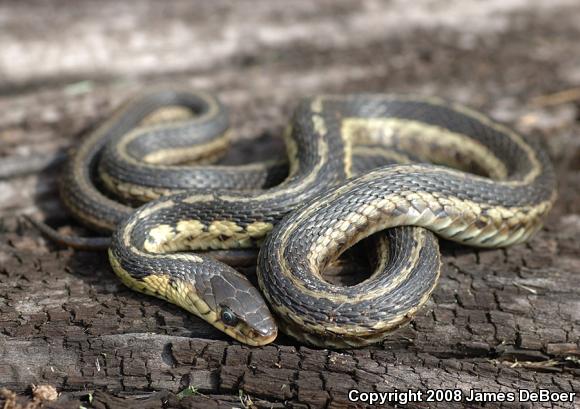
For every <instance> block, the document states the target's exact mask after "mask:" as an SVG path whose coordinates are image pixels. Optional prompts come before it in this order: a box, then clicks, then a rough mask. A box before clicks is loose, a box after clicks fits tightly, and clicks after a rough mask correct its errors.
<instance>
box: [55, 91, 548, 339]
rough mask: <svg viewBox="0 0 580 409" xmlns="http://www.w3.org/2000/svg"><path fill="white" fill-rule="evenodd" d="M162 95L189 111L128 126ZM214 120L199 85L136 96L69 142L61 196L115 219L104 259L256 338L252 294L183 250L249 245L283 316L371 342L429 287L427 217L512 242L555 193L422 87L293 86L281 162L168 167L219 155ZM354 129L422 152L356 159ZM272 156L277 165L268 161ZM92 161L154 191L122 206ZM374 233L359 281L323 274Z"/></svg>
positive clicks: (450, 231)
mask: <svg viewBox="0 0 580 409" xmlns="http://www.w3.org/2000/svg"><path fill="white" fill-rule="evenodd" d="M167 105H173V106H175V105H180V106H185V107H186V108H188V109H190V111H192V112H193V113H194V114H196V116H195V115H194V117H193V119H192V118H186V119H185V120H183V121H174V122H170V123H162V124H157V125H152V126H145V127H144V129H140V130H136V128H138V125H140V124H141V125H143V123H144V122H145V123H146V122H147V117H148V115H151V114H152V112H154V111H155V110H156V109H159V108H160V107H163V106H167ZM141 128H143V126H141ZM226 129H227V117H226V116H225V111H224V110H223V107H222V106H221V105H220V104H219V103H217V101H216V100H215V99H213V98H212V97H211V96H207V95H205V94H197V93H196V94H190V93H183V92H175V91H162V92H155V93H152V94H148V95H146V96H145V97H143V96H141V97H139V99H137V100H135V101H133V102H132V103H130V104H128V105H127V106H126V108H124V109H123V110H121V112H120V114H118V115H117V116H116V117H113V118H112V119H111V120H110V121H108V123H107V124H105V126H103V127H101V128H100V130H99V131H97V132H96V133H94V134H93V135H92V136H91V137H89V138H88V139H87V140H86V141H85V142H84V143H83V144H82V145H81V147H80V148H79V149H78V151H77V153H76V155H75V156H74V157H73V158H72V160H71V161H70V163H69V165H68V166H69V167H68V171H67V173H66V175H67V176H66V178H65V180H64V183H63V189H62V195H63V198H64V201H65V203H66V204H67V206H68V207H69V208H70V209H71V210H72V212H73V214H75V215H76V216H77V217H78V218H80V219H81V220H83V221H84V222H85V223H87V224H88V225H90V226H92V227H95V228H98V229H101V230H115V233H114V235H113V239H112V244H111V247H110V249H109V258H110V261H111V264H112V266H113V269H114V270H115V272H116V274H117V275H118V276H119V277H120V278H121V279H122V280H123V282H125V283H126V284H127V285H128V286H129V287H131V288H133V289H135V290H137V291H141V292H144V293H147V294H152V295H155V296H158V297H161V298H164V299H166V300H168V301H170V302H173V303H175V304H178V305H180V306H182V307H183V308H185V309H187V310H188V311H190V312H192V313H194V314H196V315H198V316H200V317H202V318H204V319H205V320H207V321H208V322H210V323H212V324H213V325H214V326H216V327H217V328H219V329H221V330H222V331H224V332H226V333H227V334H229V335H231V336H232V337H234V338H236V339H238V340H239V341H241V342H245V343H247V344H250V345H263V344H267V343H269V342H271V341H272V340H273V339H274V338H275V337H276V333H277V329H276V325H275V322H274V317H273V316H272V315H271V314H270V313H269V310H268V307H267V305H266V302H265V301H264V299H262V297H261V295H260V293H259V292H258V291H257V289H255V288H254V287H252V286H251V285H250V283H249V282H248V281H247V280H246V279H245V278H244V277H243V276H241V275H240V274H239V273H237V272H236V271H235V270H233V269H232V268H231V267H229V266H227V265H224V264H223V263H220V262H218V261H216V260H214V259H212V258H211V257H208V256H206V255H200V254H191V253H188V252H185V253H184V251H197V250H208V249H220V250H224V249H225V250H228V249H240V248H251V247H256V246H260V245H261V250H260V254H259V258H258V282H259V285H260V289H261V292H262V294H263V295H264V298H265V300H267V303H268V304H269V306H270V307H271V309H272V310H273V311H274V313H275V315H276V316H277V317H278V323H279V325H280V326H281V327H282V329H283V330H284V331H285V332H286V333H288V334H290V335H291V336H293V337H295V338H297V339H299V340H301V341H304V342H306V343H309V344H314V345H322V346H330V347H335V348H342V347H353V346H354V347H357V346H362V345H367V344H369V343H373V342H377V341H380V340H381V339H383V338H384V337H385V336H386V335H387V334H388V333H389V332H390V331H391V330H393V329H394V328H396V327H398V326H400V325H402V324H403V323H405V322H407V321H408V320H409V319H411V318H412V316H413V315H414V314H415V313H416V312H417V311H418V310H419V309H420V307H421V306H422V305H424V303H425V302H426V301H427V300H428V298H429V295H430V293H431V291H432V290H433V288H434V286H435V284H436V282H437V278H438V275H439V267H440V257H439V253H438V244H437V239H436V237H435V235H434V234H433V233H432V232H435V233H437V234H438V235H439V236H441V237H444V238H447V239H450V240H454V241H458V242H461V243H465V244H469V245H474V246H484V247H497V246H506V245H511V244H516V243H520V242H522V241H524V240H526V239H527V238H528V237H530V236H531V235H532V234H533V233H534V232H535V231H536V230H537V229H538V228H539V227H540V226H541V221H542V219H543V217H544V215H545V214H546V213H547V212H548V211H549V209H550V208H551V206H552V204H553V201H554V200H555V195H556V190H555V181H554V179H555V178H554V173H553V170H552V167H551V165H550V163H549V160H548V159H547V156H546V155H545V153H544V152H543V151H542V150H540V149H538V148H537V147H535V145H533V144H530V143H529V142H527V141H526V140H525V139H524V138H522V137H521V136H520V135H518V134H517V133H515V132H514V131H512V130H510V129H509V128H507V127H505V126H503V125H500V124H498V123H495V122H493V121H492V120H490V119H489V118H487V117H485V116H483V115H482V114H479V113H477V112H475V111H472V110H470V109H467V108H465V107H463V106H459V105H456V104H451V103H447V102H445V101H442V100H439V99H437V98H429V99H425V98H416V97H405V96H389V95H350V96H320V97H315V98H310V99H306V100H303V101H302V102H301V103H300V104H299V105H298V107H297V109H296V110H295V112H294V116H293V120H292V123H291V126H290V127H289V131H288V132H286V135H285V141H286V146H287V153H288V169H284V170H282V171H281V170H280V169H281V166H280V165H277V164H275V165H273V164H269V165H265V164H262V165H250V166H246V167H242V168H239V169H228V168H223V167H218V166H213V165H210V166H202V167H200V168H197V169H195V170H193V171H191V170H189V169H188V170H186V169H185V168H182V167H180V166H179V165H178V166H175V163H176V162H188V161H191V160H194V159H197V158H198V157H199V156H200V153H203V152H206V153H208V154H210V156H216V155H218V154H219V151H220V150H221V149H222V148H223V146H224V143H223V142H222V141H221V138H222V137H223V136H222V135H224V134H225V133H226ZM192 132H193V133H194V134H196V135H197V139H198V141H201V144H202V145H201V146H205V147H203V148H200V147H195V148H191V147H190V145H189V143H190V142H188V141H187V140H186V138H185V136H184V135H185V134H191V133H192ZM160 137H161V139H165V140H166V141H167V140H168V139H170V140H171V142H170V143H169V146H170V148H166V147H164V146H166V145H163V147H162V146H161V145H159V142H157V141H158V140H159V138H160ZM355 143H356V144H360V145H362V146H363V148H362V149H363V150H364V149H366V151H367V152H366V154H364V155H361V156H365V155H367V157H368V158H370V157H372V156H373V155H372V152H373V151H374V152H375V153H376V154H377V155H378V156H380V154H379V153H380V152H381V149H383V148H384V147H388V148H396V149H399V150H401V151H403V152H411V153H412V154H413V155H414V156H415V157H417V158H418V160H419V161H421V162H431V163H433V164H407V165H396V166H383V167H380V168H378V169H376V170H372V171H368V170H369V169H371V168H372V167H373V166H374V165H369V164H366V165H360V164H359V161H357V160H356V158H355V156H356V155H355V154H354V153H353V152H355V151H356V147H354V148H353V146H355V145H354V144H355ZM373 147H374V148H373ZM369 151H370V152H369ZM394 155H395V156H397V155H399V154H398V153H395V154H394ZM399 156H402V157H403V158H404V157H405V155H399ZM99 158H100V159H101V161H100V164H99V165H97V161H98V159H99ZM384 163H385V162H383V161H382V159H381V160H378V162H377V163H375V165H376V164H379V165H384ZM440 165H446V166H452V167H454V168H456V169H450V168H449V167H443V166H440ZM272 168H276V169H278V170H277V171H276V172H273V173H268V171H267V169H272ZM186 172H194V173H193V176H191V175H192V173H186ZM220 172H222V173H220ZM95 173H97V174H100V175H101V178H102V180H103V181H104V185H106V186H107V187H108V188H109V189H113V190H117V194H120V195H121V196H122V197H124V199H125V200H128V201H130V202H131V201H133V202H142V201H145V200H150V199H154V200H153V201H151V202H149V203H147V204H145V205H143V206H141V207H139V208H138V209H137V210H133V209H132V208H131V207H128V206H127V205H122V204H119V203H118V202H116V201H113V200H112V199H110V198H109V197H108V196H106V195H104V194H102V193H98V190H97V189H96V187H95V185H94V184H93V182H92V180H94V176H95ZM286 173H287V176H286V179H285V180H283V181H282V182H281V183H279V184H277V185H275V186H273V185H274V184H275V183H276V182H278V181H279V180H280V179H282V178H283V176H284V175H285V174H286ZM268 174H270V175H272V174H274V175H275V176H265V175H268ZM355 174H358V175H359V176H357V177H355V178H352V177H353V176H354V175H355ZM159 175H162V176H161V177H159ZM185 175H188V176H185ZM281 175H282V176H281ZM244 181H245V182H246V183H245V184H244V183H243V182H244ZM164 182H168V183H164ZM232 188H233V189H234V190H232ZM192 189H193V190H192ZM175 192H177V193H175ZM160 196H161V197H160ZM375 233H376V234H378V236H377V237H379V240H378V243H379V244H377V249H376V253H377V257H376V258H377V261H376V265H375V266H374V272H373V273H372V274H371V276H370V277H369V278H368V279H367V280H365V281H363V282H362V283H360V284H356V285H354V286H350V287H342V286H335V285H331V284H329V283H328V282H326V281H325V280H324V278H323V276H322V273H323V271H324V269H325V268H326V267H327V266H328V265H329V264H330V263H332V262H334V261H336V260H337V259H338V257H339V256H340V255H341V254H342V253H343V252H344V251H345V250H346V249H347V248H349V247H351V246H352V245H354V244H355V243H357V242H359V241H360V240H362V239H364V238H366V237H368V236H370V235H372V234H375Z"/></svg>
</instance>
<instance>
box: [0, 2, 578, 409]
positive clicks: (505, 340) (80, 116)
mask: <svg viewBox="0 0 580 409" xmlns="http://www.w3.org/2000/svg"><path fill="white" fill-rule="evenodd" d="M578 21H580V6H579V5H578V3H577V1H565V0H554V1H551V2H545V1H541V0H535V1H533V0H530V1H521V0H503V1H496V0H486V1H476V0H466V1H459V0H455V1H450V2H443V1H437V0H425V1H420V2H413V3H410V2H406V1H402V0H395V1H390V2H382V1H378V0H377V1H364V2H355V1H345V0H341V1H330V0H328V1H321V2H312V1H306V0H300V1H296V2H291V3H287V2H270V1H268V0H259V1H255V2H244V1H241V2H230V1H225V0H224V1H221V0H220V1H215V2H189V1H184V0H183V1H182V0H178V1H173V2H170V3H164V2H156V1H153V0H145V1H141V2H116V1H112V0H106V1H100V2H82V3H77V2H71V1H47V2H43V3H42V4H41V5H39V4H36V2H34V3H33V2H32V1H20V2H4V3H2V4H0V22H1V23H0V24H2V26H3V28H2V30H1V31H0V387H3V388H5V389H3V390H2V392H0V405H2V404H4V405H6V406H5V407H8V408H17V407H23V406H25V405H27V404H35V405H40V404H42V405H43V407H50V408H69V407H70V408H79V407H91V406H92V407H96V408H116V407H139V408H157V407H178V408H232V407H240V408H241V407H245V408H285V407H290V408H304V409H306V408H310V409H315V408H344V407H364V405H360V404H359V405H358V406H357V404H355V403H352V402H349V401H348V392H349V391H350V390H351V389H357V390H360V391H365V392H385V391H393V390H394V389H399V390H405V391H406V390H407V389H412V390H422V391H426V390H428V389H459V390H462V391H463V392H464V393H466V394H467V393H468V391H469V390H470V389H474V388H475V389H479V390H482V391H486V392H499V391H502V392H509V391H517V390H519V389H528V390H538V389H550V390H552V391H559V392H578V391H580V343H579V342H580V341H579V339H580V287H579V286H578V282H579V277H580V276H579V274H580V137H579V136H578V135H579V132H580V119H579V118H580V114H579V112H580V111H579V109H580V88H579V87H580V47H579V46H578V40H579V39H580V25H578ZM159 83H171V84H177V85H179V84H183V85H184V86H190V87H194V88H198V89H202V90H208V91H212V92H215V93H217V94H218V95H219V97H220V99H221V100H222V101H223V102H224V103H225V104H226V105H227V106H228V107H229V108H230V111H231V114H232V126H233V130H234V138H235V139H236V140H237V141H238V142H237V144H236V145H237V146H236V147H235V149H234V153H232V154H231V155H230V156H229V157H228V158H227V159H226V162H227V163H240V162H241V161H244V160H248V158H264V157H271V156H272V155H273V152H274V153H275V154H276V155H277V154H280V155H283V144H282V142H281V139H280V134H281V131H282V129H283V127H284V125H285V124H286V123H287V121H288V118H289V115H290V113H291V111H292V108H293V106H294V105H295V104H296V102H297V100H298V99H299V98H301V97H304V96H308V95H314V94H320V93H349V92H393V93H415V94H421V95H437V96H440V97H445V98H448V99H451V100H455V101H458V102H462V103H465V104H468V105H470V106H472V107H475V108H476V109H479V110H481V111H483V112H486V113H488V114H490V115H491V116H493V117H494V118H496V119H498V120H501V121H504V122H506V123H508V124H510V125H511V126H513V127H515V128H516V129H518V130H519V131H521V132H523V133H525V134H527V135H529V136H530V137H531V138H533V139H535V140H536V141H538V142H539V143H541V144H543V145H544V146H545V147H546V148H547V149H548V151H549V153H550V156H551V158H552V160H553V162H554V164H555V166H556V168H557V172H558V180H559V191H560V194H559V199H558V202H557V204H556V206H555V208H554V210H553V211H552V213H551V214H550V216H549V218H548V220H547V222H546V226H545V228H544V229H543V230H542V231H541V232H539V233H538V234H537V235H536V236H535V237H534V238H533V239H532V240H531V241H530V242H529V243H527V244H524V245H519V246H515V247H512V248H508V249H503V250H485V251H484V250H474V249H471V248H467V247H462V246H459V245H455V244H451V243H446V242H445V243H442V251H443V260H444V265H443V271H442V277H441V280H440V283H439V285H438V287H437V289H436V290H435V292H434V294H433V297H432V299H431V300H430V302H429V303H428V305H427V307H426V308H424V309H423V310H422V311H421V312H420V313H419V315H418V316H417V317H416V318H415V319H414V320H413V321H412V322H411V324H410V325H408V326H406V327H404V328H402V329H401V330H399V331H397V332H395V333H394V334H393V335H392V336H390V337H389V338H388V339H387V340H386V341H385V342H384V343H383V344H381V345H376V346H373V347H369V348H364V349H357V350H350V351H340V352H336V351H330V350H324V349H312V348H308V347H304V346H300V345H298V344H296V343H295V342H293V341H292V340H291V339H289V338H285V337H280V339H279V340H277V341H276V342H275V343H274V344H273V345H269V346H266V347H262V348H250V347H246V346H243V345H240V344H238V343H236V342H233V341H232V340H230V339H227V338H226V337H225V336H224V335H222V334H221V333H220V332H218V331H216V330H214V329H213V328H212V327H210V326H209V325H207V324H206V323H205V322H202V321H201V320H199V319H197V318H195V317H192V316H191V315H190V314H188V313H186V312H184V311H182V310H180V309H179V308H177V307H175V306H172V305H169V304H167V303H165V302H162V301H160V300H157V299H154V298H150V297H145V296H143V295H140V294H137V293H135V292H133V291H131V290H129V289H127V288H126V287H124V286H123V285H122V283H120V281H119V280H118V279H117V278H116V276H115V275H114V274H113V273H112V271H111V269H110V267H109V265H108V262H107V259H106V257H105V255H104V254H103V253H89V252H81V251H72V250H67V249H61V248H58V247H56V246H55V245H53V244H52V243H49V242H47V241H46V240H44V239H43V238H42V237H41V236H40V235H39V234H38V232H36V231H35V230H34V229H32V228H31V227H30V226H28V225H27V224H26V223H25V222H23V220H22V219H21V216H22V215H24V214H28V215H34V216H36V217H41V218H45V219H47V220H48V221H49V222H50V223H52V224H55V225H65V224H72V225H73V226H75V227H74V229H73V231H74V232H77V233H80V234H86V233H87V231H85V230H83V229H82V228H79V227H77V225H76V224H74V222H73V221H72V220H71V219H70V217H69V216H68V215H67V213H66V212H65V210H64V208H63V207H62V205H61V204H60V200H59V198H58V194H57V191H56V181H57V179H58V176H59V173H58V169H59V164H61V163H62V160H63V158H64V156H65V155H64V153H65V152H66V151H67V149H68V148H69V147H70V146H73V145H75V144H76V143H77V142H78V140H79V139H80V137H81V136H82V135H84V134H85V133H86V132H87V131H88V130H90V129H91V128H93V127H94V126H96V125H97V124H99V123H100V122H101V121H102V120H103V119H105V118H106V117H107V116H108V115H109V114H110V113H111V112H112V111H113V110H114V109H115V108H116V107H117V106H118V105H119V103H120V102H121V101H123V100H124V99H126V98H127V97H128V96H130V95H132V94H133V93H134V92H136V91H138V90H141V89H143V88H144V87H146V86H150V85H154V84H159ZM6 169H9V171H7V170H6ZM15 169H16V170H15ZM3 171H4V172H5V173H6V174H7V173H12V174H14V173H18V174H19V176H15V177H3V176H2V175H3V173H2V172H3ZM250 270H251V269H250ZM251 273H252V272H251V271H250V274H251ZM33 385H34V386H35V387H38V386H39V385H47V386H50V387H53V388H55V389H56V391H57V392H58V393H59V395H58V399H56V400H49V399H45V398H46V396H48V395H38V396H41V397H38V396H37V395H33V389H32V388H33ZM51 396H52V395H51ZM35 399H36V400H35ZM578 399H580V397H577V402H576V405H578V402H580V401H578ZM33 402H36V403H33ZM463 405H464V403H461V402H446V403H439V404H430V403H427V402H415V403H409V404H408V405H406V406H405V407H409V408H415V407H416V408H425V407H435V406H439V407H445V408H455V407H457V408H458V407H463ZM574 405H575V404H574V403H554V402H536V403H530V402H528V403H522V402H519V401H516V402H504V403H497V402H492V403H489V404H487V405H486V407H513V408H516V407H517V408H519V407H563V408H568V407H569V408H572V407H574ZM390 406H394V403H391V404H390ZM385 407H389V405H385Z"/></svg>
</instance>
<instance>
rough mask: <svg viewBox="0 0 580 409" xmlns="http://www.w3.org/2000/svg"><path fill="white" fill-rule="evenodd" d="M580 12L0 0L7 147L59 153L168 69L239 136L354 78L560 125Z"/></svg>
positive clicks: (253, 134) (6, 202) (487, 4)
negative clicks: (224, 112) (211, 98)
mask: <svg viewBox="0 0 580 409" xmlns="http://www.w3.org/2000/svg"><path fill="white" fill-rule="evenodd" d="M578 21H580V4H579V3H578V1H577V0H552V1H545V0H486V1H480V0H452V1H447V0H421V1H416V2H413V3H412V5H411V4H410V3H409V2H407V1H405V0H391V1H380V0H365V1H346V0H338V1H334V0H332V1H330V0H328V1H316V2H313V1H309V0H297V1H293V2H291V3H289V2H285V1H269V0H258V1H226V0H217V1H211V2H203V1H184V0H175V1H171V2H159V1H154V0H142V1H126V2H118V1H113V0H103V1H98V2H97V1H65V0H62V1H45V2H35V1H19V2H2V3H0V141H1V142H0V157H7V156H8V157H11V158H12V159H14V158H15V159H16V160H17V161H21V160H25V159H26V158H28V159H30V160H31V159H35V160H39V159H38V158H36V157H35V155H41V156H42V157H43V158H47V157H48V156H47V155H57V154H58V152H62V149H63V148H65V147H67V146H69V145H71V143H72V140H73V139H75V140H76V139H77V138H78V137H79V136H80V135H81V134H82V133H83V132H84V131H86V130H87V129H88V128H90V127H91V126H94V125H95V124H96V123H98V121H100V120H102V119H103V118H104V117H106V116H107V115H108V114H110V113H111V111H112V110H114V108H116V107H117V106H118V105H119V103H120V102H121V101H122V100H124V99H125V98H127V96H129V95H131V94H132V93H134V92H136V91H138V90H141V89H143V88H144V87H146V86H149V85H154V84H158V83H172V84H178V85H179V84H182V85H183V86H191V87H194V88H199V89H205V90H209V91H212V92H216V93H217V94H218V95H219V97H220V98H221V99H222V100H223V101H224V102H225V103H226V105H227V106H228V107H230V109H231V112H232V121H233V125H234V130H235V132H234V137H235V138H237V139H253V138H259V137H263V136H264V135H265V134H268V135H278V134H279V130H280V129H281V127H282V126H283V125H284V124H285V123H286V122H287V121H288V116H289V115H290V113H291V110H292V107H293V106H294V104H295V103H296V100H297V99H298V98H300V97H303V96H308V95H313V94H317V93H347V92H412V93H418V94H423V95H438V96H441V97H446V98H450V99H453V100H456V101H459V102H463V103H466V104H469V105H471V106H473V107H475V108H478V109H482V110H484V111H485V112H487V113H490V114H491V115H493V116H494V117H495V118H496V119H500V120H503V121H507V122H510V123H512V124H515V126H519V127H520V130H524V131H528V130H530V129H532V130H533V129H540V130H541V131H542V132H544V133H550V131H551V130H552V128H553V127H560V126H570V125H572V124H574V123H575V120H576V117H577V106H576V105H575V103H576V102H577V100H578V98H576V97H577V94H578V90H577V89H575V87H577V86H578V85H580V47H578V39H579V38H580V37H579V32H580V25H579V24H578ZM571 88H572V89H573V90H572V94H571V95H570V91H569V90H570V89H571ZM561 91H566V92H568V94H565V95H563V99H562V95H560V94H557V95H556V99H554V97H553V96H552V94H554V93H559V92H561ZM546 96H548V97H546ZM561 137H562V138H566V137H568V134H563V135H562V136H561ZM266 139H268V140H269V138H266ZM547 142H548V143H549V144H550V145H551V149H552V150H553V153H554V154H555V155H557V156H560V155H562V154H564V153H568V152H569V149H565V148H564V146H566V147H568V145H567V143H564V144H562V143H561V141H560V140H559V139H553V138H552V139H550V140H548V141H547ZM270 143H274V144H277V142H275V141H274V142H270ZM276 146H278V147H279V144H277V145H276ZM574 146H575V147H576V148H575V149H578V147H577V146H578V142H575V143H574ZM31 155H32V156H31ZM45 161H46V159H45ZM41 162H42V161H41ZM31 163H32V162H31ZM41 165H42V163H41ZM5 168H6V166H5ZM1 172H2V171H1V170H0V174H1ZM23 183H32V182H27V181H23ZM41 186H48V187H41V189H45V190H46V189H48V190H49V191H50V186H51V180H47V183H45V184H41ZM0 188H2V189H4V190H10V189H11V188H12V186H11V185H7V184H5V183H2V181H1V180H0ZM29 191H30V190H27V189H24V190H22V189H17V191H9V194H8V195H4V198H3V199H2V200H1V201H0V212H2V211H6V210H7V209H8V208H11V207H14V206H16V207H18V208H20V209H22V204H23V201H24V203H26V202H27V201H28V200H29V199H30V198H29V197H27V196H26V195H27V192H29ZM39 193H40V194H42V193H43V192H42V191H41V192H39ZM0 214H1V213H0Z"/></svg>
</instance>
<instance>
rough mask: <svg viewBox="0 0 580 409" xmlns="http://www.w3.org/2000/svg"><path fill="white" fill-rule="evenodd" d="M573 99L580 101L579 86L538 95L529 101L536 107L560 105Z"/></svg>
mask: <svg viewBox="0 0 580 409" xmlns="http://www.w3.org/2000/svg"><path fill="white" fill-rule="evenodd" d="M574 101H580V87H578V88H570V89H566V90H563V91H558V92H554V93H553V94H547V95H540V96H538V97H535V98H532V100H531V101H530V103H531V104H532V105H534V106H536V107H545V106H554V105H562V104H566V103H568V102H574Z"/></svg>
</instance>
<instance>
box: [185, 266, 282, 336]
mask: <svg viewBox="0 0 580 409" xmlns="http://www.w3.org/2000/svg"><path fill="white" fill-rule="evenodd" d="M214 266H215V269H213V271H214V273H212V274H205V275H204V277H202V278H201V279H196V283H195V287H196V292H197V294H198V296H199V297H200V298H201V300H202V301H203V302H204V303H205V304H206V305H207V308H208V309H209V312H207V313H206V314H203V313H202V314H201V317H202V318H204V319H205V320H207V321H208V322H209V323H210V324H212V325H213V326H214V327H216V328H218V329H220V330H221V331H223V332H225V333H226V334H228V335H229V336H231V337H232V338H234V339H236V340H238V341H240V342H243V343H245V344H248V345H253V346H259V345H266V344H269V343H270V342H272V341H274V339H276V336H277V334H278V328H277V326H276V322H275V321H274V317H273V316H272V314H271V313H270V310H269V309H268V306H267V305H266V301H265V300H264V298H263V297H262V295H261V294H260V292H259V291H258V290H257V289H256V287H254V286H253V285H252V283H250V281H249V280H248V279H247V278H246V277H244V276H243V275H241V274H240V273H238V272H237V271H236V270H234V269H233V268H231V267H229V266H227V265H225V264H222V263H219V262H215V264H214ZM218 269H219V273H218ZM211 270H212V269H210V271H211Z"/></svg>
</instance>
